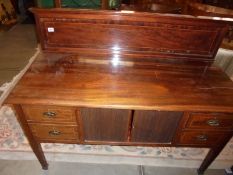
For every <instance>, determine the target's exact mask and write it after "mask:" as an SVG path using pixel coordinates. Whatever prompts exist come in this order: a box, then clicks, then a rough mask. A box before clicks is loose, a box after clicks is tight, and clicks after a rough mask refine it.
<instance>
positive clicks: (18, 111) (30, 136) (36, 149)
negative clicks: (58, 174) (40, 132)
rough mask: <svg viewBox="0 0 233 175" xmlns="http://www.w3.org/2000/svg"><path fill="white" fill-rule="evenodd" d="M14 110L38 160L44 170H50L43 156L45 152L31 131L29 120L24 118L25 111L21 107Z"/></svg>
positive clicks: (13, 107) (14, 106)
mask: <svg viewBox="0 0 233 175" xmlns="http://www.w3.org/2000/svg"><path fill="white" fill-rule="evenodd" d="M12 109H13V110H14V112H15V115H16V116H17V119H18V121H19V124H20V126H21V128H22V129H23V132H24V134H25V136H26V137H27V139H28V141H29V144H30V146H31V148H32V150H33V152H34V153H35V155H36V157H37V159H38V160H39V162H40V164H41V166H42V168H43V169H44V170H47V169H48V163H47V162H46V159H45V156H44V154H43V150H42V148H41V145H40V144H39V141H38V140H37V139H36V138H35V137H34V136H33V134H32V132H31V129H30V127H29V125H28V123H27V120H26V119H25V117H24V113H23V110H22V108H21V106H20V105H13V106H12Z"/></svg>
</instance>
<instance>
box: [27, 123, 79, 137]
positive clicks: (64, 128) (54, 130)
mask: <svg viewBox="0 0 233 175" xmlns="http://www.w3.org/2000/svg"><path fill="white" fill-rule="evenodd" d="M30 128H31V130H32V133H33V135H34V136H35V137H37V138H38V139H39V140H41V141H43V140H44V141H62V140H77V141H78V140H79V138H78V128H77V126H72V125H54V124H53V125H52V124H51V125H50V124H43V125H41V124H30Z"/></svg>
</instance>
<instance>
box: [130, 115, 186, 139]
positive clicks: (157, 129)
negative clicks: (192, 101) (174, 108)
mask: <svg viewBox="0 0 233 175" xmlns="http://www.w3.org/2000/svg"><path fill="white" fill-rule="evenodd" d="M181 117H182V112H159V111H135V113H134V120H133V125H132V126H133V128H132V133H131V134H132V137H131V141H132V142H144V143H145V142H146V143H172V139H173V136H174V134H175V131H176V128H177V126H178V123H179V121H180V119H181Z"/></svg>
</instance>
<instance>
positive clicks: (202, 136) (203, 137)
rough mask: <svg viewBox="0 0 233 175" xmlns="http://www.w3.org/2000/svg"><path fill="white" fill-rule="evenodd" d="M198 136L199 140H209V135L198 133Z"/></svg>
mask: <svg viewBox="0 0 233 175" xmlns="http://www.w3.org/2000/svg"><path fill="white" fill-rule="evenodd" d="M196 138H197V140H199V141H207V140H208V137H207V135H198V136H197V137H196Z"/></svg>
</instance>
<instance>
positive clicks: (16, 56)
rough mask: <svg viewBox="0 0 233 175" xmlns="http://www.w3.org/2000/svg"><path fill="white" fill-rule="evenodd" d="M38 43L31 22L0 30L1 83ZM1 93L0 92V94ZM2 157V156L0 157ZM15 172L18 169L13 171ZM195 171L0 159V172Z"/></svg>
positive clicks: (191, 174) (100, 174)
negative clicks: (45, 164) (44, 168)
mask: <svg viewBox="0 0 233 175" xmlns="http://www.w3.org/2000/svg"><path fill="white" fill-rule="evenodd" d="M36 47H37V42H36V36H35V30H34V26H33V25H29V24H27V25H21V24H18V25H16V26H14V27H13V28H12V29H11V30H10V31H8V32H2V33H0V53H1V54H0V86H1V85H2V84H3V83H5V82H9V81H11V79H12V78H13V77H14V76H15V75H17V74H18V72H19V71H20V70H21V69H22V68H23V67H24V66H25V65H26V64H27V62H28V60H29V58H30V57H31V56H33V54H34V53H35V48H36ZM0 95H1V94H0ZM0 159H1V158H0ZM16 172H17V173H16ZM15 174H17V175H32V174H33V175H65V174H69V175H84V174H85V175H195V174H196V170H195V169H190V168H187V169H184V168H168V167H165V168H164V167H143V168H142V169H140V166H133V165H103V164H98V165H97V164H81V163H67V162H50V169H49V170H48V171H42V170H41V168H40V165H39V163H38V161H16V160H0V175H15ZM206 175H224V170H208V171H207V172H206Z"/></svg>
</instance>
